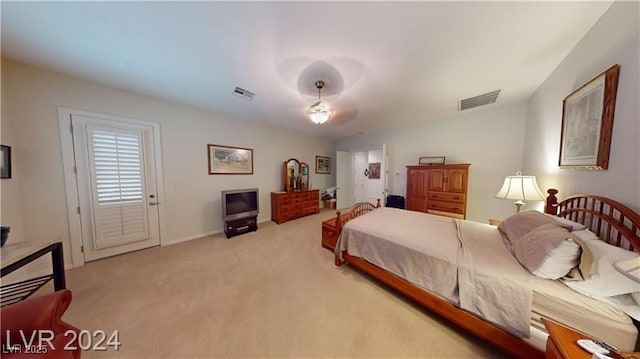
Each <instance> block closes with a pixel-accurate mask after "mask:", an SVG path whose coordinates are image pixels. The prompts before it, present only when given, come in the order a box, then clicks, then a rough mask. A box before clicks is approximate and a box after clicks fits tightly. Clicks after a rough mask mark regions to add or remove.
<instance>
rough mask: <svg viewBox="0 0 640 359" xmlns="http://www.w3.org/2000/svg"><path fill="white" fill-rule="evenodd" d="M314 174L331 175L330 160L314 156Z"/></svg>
mask: <svg viewBox="0 0 640 359" xmlns="http://www.w3.org/2000/svg"><path fill="white" fill-rule="evenodd" d="M316 173H319V174H329V173H331V158H330V157H322V156H316Z"/></svg>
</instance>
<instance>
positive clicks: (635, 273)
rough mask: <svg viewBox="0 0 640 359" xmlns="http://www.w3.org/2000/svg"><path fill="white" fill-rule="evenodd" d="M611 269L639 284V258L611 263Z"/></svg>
mask: <svg viewBox="0 0 640 359" xmlns="http://www.w3.org/2000/svg"><path fill="white" fill-rule="evenodd" d="M613 267H614V268H615V269H616V270H617V271H618V272H620V273H622V274H624V275H626V276H627V277H629V278H631V279H633V280H635V281H636V282H640V257H635V258H631V259H627V260H622V261H618V262H615V263H613Z"/></svg>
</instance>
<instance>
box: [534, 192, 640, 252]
mask: <svg viewBox="0 0 640 359" xmlns="http://www.w3.org/2000/svg"><path fill="white" fill-rule="evenodd" d="M547 193H548V194H549V196H548V197H547V203H546V206H545V209H544V211H545V212H546V213H549V214H554V215H557V216H559V217H563V218H567V219H570V220H572V221H574V222H578V223H582V224H584V225H586V226H587V228H588V229H589V230H590V231H592V232H594V233H595V234H597V235H598V236H599V237H600V239H602V240H603V241H605V242H607V243H609V244H612V245H614V246H616V247H621V248H624V249H627V250H630V251H634V252H639V253H640V215H639V214H638V213H636V212H635V211H633V210H632V209H631V208H629V207H627V206H625V205H623V204H622V203H620V202H617V201H614V200H612V199H609V198H606V197H601V196H592V195H583V194H580V195H575V196H571V197H568V198H565V199H564V200H563V201H561V202H558V199H557V198H556V196H555V195H556V194H557V193H558V190H556V189H553V188H551V189H549V190H548V191H547Z"/></svg>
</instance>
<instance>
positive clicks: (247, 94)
mask: <svg viewBox="0 0 640 359" xmlns="http://www.w3.org/2000/svg"><path fill="white" fill-rule="evenodd" d="M233 94H234V95H236V96H240V97H242V98H243V99H245V100H248V101H251V100H253V98H254V97H255V95H256V94H255V93H253V92H251V91H249V90H245V89H243V88H242V87H236V89H235V90H233Z"/></svg>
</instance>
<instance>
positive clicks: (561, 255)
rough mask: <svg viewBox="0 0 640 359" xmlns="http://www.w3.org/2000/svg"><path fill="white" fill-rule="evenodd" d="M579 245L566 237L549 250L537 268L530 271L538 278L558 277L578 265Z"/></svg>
mask: <svg viewBox="0 0 640 359" xmlns="http://www.w3.org/2000/svg"><path fill="white" fill-rule="evenodd" d="M579 258H580V245H578V244H577V243H576V242H574V241H572V240H571V238H567V239H566V240H564V241H562V243H560V245H558V246H557V247H556V248H554V249H553V250H551V251H550V252H549V253H548V254H547V256H546V257H545V259H544V260H543V262H542V264H541V265H540V267H538V269H536V270H534V271H533V272H532V273H533V274H535V275H536V276H538V277H540V278H548V279H558V278H561V277H562V276H564V275H565V274H567V272H569V271H570V270H571V268H573V267H575V266H577V265H578V262H579Z"/></svg>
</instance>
